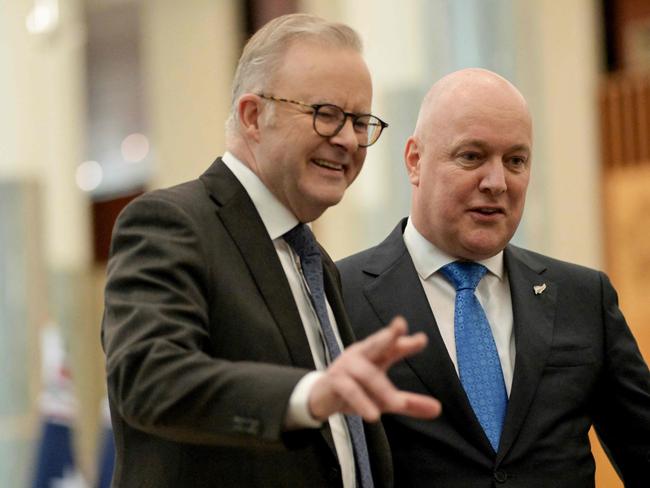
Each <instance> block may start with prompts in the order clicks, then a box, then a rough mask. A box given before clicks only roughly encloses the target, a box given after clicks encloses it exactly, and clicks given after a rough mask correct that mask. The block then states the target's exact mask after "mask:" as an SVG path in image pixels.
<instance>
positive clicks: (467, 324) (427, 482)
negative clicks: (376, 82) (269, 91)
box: [338, 69, 650, 488]
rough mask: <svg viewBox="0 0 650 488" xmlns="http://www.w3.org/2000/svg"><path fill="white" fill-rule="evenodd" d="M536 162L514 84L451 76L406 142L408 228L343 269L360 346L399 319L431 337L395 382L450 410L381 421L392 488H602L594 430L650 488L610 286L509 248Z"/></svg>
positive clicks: (636, 366)
mask: <svg viewBox="0 0 650 488" xmlns="http://www.w3.org/2000/svg"><path fill="white" fill-rule="evenodd" d="M531 149H532V128H531V117H530V114H529V111H528V107H527V104H526V102H525V100H524V98H523V97H522V95H521V94H520V93H519V91H518V90H517V89H516V88H515V87H514V86H512V85H511V84H510V83H509V82H508V81H506V80H504V79H503V78H501V77H500V76H498V75H496V74H494V73H491V72H489V71H486V70H480V69H468V70H461V71H459V72H455V73H452V74H451V75H448V76H447V77H445V78H443V79H442V80H440V81H439V82H438V83H436V84H435V85H434V86H433V87H432V89H431V90H430V92H429V93H428V94H427V96H426V97H425V99H424V102H423V104H422V108H421V110H420V114H419V117H418V121H417V126H416V129H415V132H414V134H413V136H412V137H410V138H409V139H408V141H407V144H406V150H405V163H406V168H407V172H408V176H409V179H410V183H411V185H412V191H413V195H412V204H411V213H410V216H409V218H408V219H404V220H403V221H401V222H400V223H399V224H398V226H397V227H396V228H395V230H393V232H392V233H391V234H390V235H389V236H388V237H387V238H386V240H384V241H383V242H382V243H381V244H379V245H378V246H376V247H374V248H371V249H368V250H366V251H364V252H362V253H359V254H357V255H354V256H352V257H349V258H347V259H345V260H343V261H341V262H340V263H338V264H339V270H340V272H341V279H342V282H343V296H344V302H345V306H346V308H347V310H348V314H349V316H350V320H351V322H352V325H353V329H354V330H355V333H356V335H357V337H359V338H362V337H366V336H368V335H370V334H372V333H374V332H375V331H376V330H378V329H379V328H380V327H381V324H382V323H385V322H386V321H387V320H389V319H390V318H392V317H395V316H396V315H401V316H403V317H405V318H406V319H407V321H408V323H409V324H410V325H411V327H412V329H413V330H418V331H421V332H423V333H425V334H426V335H427V336H428V338H429V344H428V346H427V348H426V349H425V351H424V352H423V353H421V354H419V355H417V356H414V357H412V358H407V359H405V360H404V361H401V362H400V363H399V364H397V365H395V366H394V367H393V368H392V369H391V371H390V372H389V377H390V379H391V380H392V381H393V383H394V384H395V385H396V386H397V387H398V388H403V389H405V390H410V391H413V392H417V393H420V394H430V395H434V396H435V397H437V398H438V399H439V400H440V402H441V403H442V406H443V411H442V415H441V416H440V417H439V418H437V419H435V420H417V419H412V418H407V417H404V416H401V415H386V416H384V418H383V424H384V428H385V429H386V434H387V436H388V440H389V443H390V445H391V450H392V453H393V463H394V468H395V485H396V486H400V487H408V486H439V487H445V488H454V487H458V488H467V487H471V488H473V487H477V488H480V487H486V488H487V487H490V486H511V487H520V488H535V487H540V488H542V487H543V488H550V487H552V488H562V487H566V488H582V487H593V486H594V460H593V457H592V455H591V449H590V443H589V438H588V431H589V429H590V427H591V426H592V425H593V426H595V428H596V432H597V433H598V435H599V436H600V439H601V440H602V441H603V443H604V444H605V445H606V447H607V449H608V450H609V453H610V455H611V457H612V459H613V461H614V462H615V463H616V465H617V467H618V470H619V473H620V474H621V475H622V478H623V480H624V481H625V485H626V486H629V487H642V486H644V487H647V486H650V475H649V473H650V374H649V372H648V367H647V366H646V364H645V362H644V360H643V359H642V357H641V354H640V352H639V349H638V347H637V345H636V342H635V340H634V338H633V337H632V334H631V333H630V330H629V329H628V327H627V325H626V323H625V320H624V318H623V315H622V314H621V311H620V310H619V308H618V305H617V297H616V293H615V291H614V289H613V288H612V285H611V284H610V282H609V280H608V279H607V277H606V276H605V275H604V274H603V273H601V272H598V271H594V270H590V269H587V268H584V267H581V266H577V265H574V264H569V263H565V262H561V261H558V260H555V259H552V258H549V257H546V256H542V255H540V254H537V253H534V252H531V251H527V250H525V249H521V248H519V247H516V246H514V245H511V244H509V241H510V239H511V238H512V236H513V234H514V232H515V230H516V228H517V226H518V224H519V221H520V219H521V215H522V212H523V208H524V200H525V195H526V189H527V186H528V180H529V175H530V169H531ZM470 282H471V283H470Z"/></svg>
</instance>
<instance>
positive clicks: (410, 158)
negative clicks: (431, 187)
mask: <svg viewBox="0 0 650 488" xmlns="http://www.w3.org/2000/svg"><path fill="white" fill-rule="evenodd" d="M420 157H421V154H420V148H419V146H418V141H417V139H416V138H415V137H413V136H411V137H409V138H408V139H407V140H406V147H405V148H404V165H405V166H406V172H407V173H408V175H409V181H410V182H411V185H413V186H418V185H419V184H420Z"/></svg>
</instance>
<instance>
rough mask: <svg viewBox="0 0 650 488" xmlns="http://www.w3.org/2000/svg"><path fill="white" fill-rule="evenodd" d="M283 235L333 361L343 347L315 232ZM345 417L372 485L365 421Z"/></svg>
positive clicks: (366, 484) (365, 480)
mask: <svg viewBox="0 0 650 488" xmlns="http://www.w3.org/2000/svg"><path fill="white" fill-rule="evenodd" d="M283 237H284V240H285V241H287V243H288V244H289V245H290V246H291V247H292V248H293V250H294V251H295V252H296V254H297V255H298V257H299V258H300V266H301V267H302V274H303V276H304V277H305V281H306V282H307V286H308V287H309V298H310V299H311V302H312V305H313V306H314V310H315V311H316V315H317V316H318V321H319V322H320V326H321V330H322V332H323V337H324V338H325V347H327V352H328V354H329V357H330V361H334V360H335V359H336V358H337V357H338V356H339V355H340V354H341V348H340V347H339V344H338V342H337V340H336V336H335V335H334V330H333V329H332V324H331V323H330V319H329V315H328V314H327V307H326V305H325V288H324V284H323V263H322V260H321V254H320V249H319V248H318V244H317V243H316V239H315V238H314V234H312V232H311V230H310V229H309V227H308V226H307V225H305V224H298V225H297V226H296V227H294V228H293V229H291V230H290V231H289V232H287V233H286V234H284V236H283ZM345 421H346V423H347V424H348V430H349V432H350V438H351V440H352V446H353V448H354V458H355V461H356V465H357V475H358V479H359V481H360V486H361V487H362V488H373V486H374V484H373V481H372V472H371V470H370V459H369V457H368V445H367V444H366V436H365V433H364V431H363V421H362V420H361V417H360V416H358V415H346V416H345Z"/></svg>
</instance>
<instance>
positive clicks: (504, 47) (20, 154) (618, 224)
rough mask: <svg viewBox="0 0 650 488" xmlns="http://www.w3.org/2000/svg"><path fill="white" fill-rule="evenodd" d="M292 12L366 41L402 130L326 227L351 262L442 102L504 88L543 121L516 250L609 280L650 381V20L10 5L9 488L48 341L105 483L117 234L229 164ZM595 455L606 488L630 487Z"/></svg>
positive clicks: (246, 4)
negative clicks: (46, 338)
mask: <svg viewBox="0 0 650 488" xmlns="http://www.w3.org/2000/svg"><path fill="white" fill-rule="evenodd" d="M294 11H304V12H311V13H316V14H319V15H322V16H324V17H327V18H329V19H332V20H340V21H343V22H346V23H348V24H350V25H351V26H353V27H354V28H355V29H357V30H358V31H359V32H360V34H361V36H362V38H363V40H364V43H365V54H366V59H367V61H368V65H369V67H370V70H371V72H372V74H373V80H374V90H375V94H374V104H373V112H374V113H377V114H379V115H380V116H381V117H382V118H383V119H385V120H386V121H388V122H389V123H390V128H389V129H388V130H387V131H386V133H385V134H384V135H382V140H381V142H380V143H378V144H377V145H376V146H373V147H372V148H371V149H370V150H369V153H368V157H367V160H366V165H365V168H364V170H363V172H362V174H361V176H360V177H359V178H358V180H357V182H355V184H354V185H353V186H352V188H351V189H350V190H349V191H348V193H347V195H346V197H345V199H344V201H343V203H342V204H340V205H339V206H337V207H336V208H333V209H330V210H329V211H328V212H327V213H326V214H325V215H324V216H323V217H322V218H321V219H319V220H318V221H317V222H316V223H315V224H314V228H315V230H316V232H317V234H318V236H319V239H320V240H321V241H322V242H323V243H324V245H325V247H326V248H327V249H328V250H329V251H330V254H331V255H332V257H333V258H334V259H338V258H342V257H344V256H346V255H349V254H351V253H353V252H355V251H358V250H361V249H363V248H366V247H368V246H370V245H374V244H376V243H377V242H379V241H380V240H381V239H382V238H383V237H384V236H385V235H386V234H387V233H388V232H389V231H390V230H391V229H392V228H393V226H394V225H395V224H396V222H397V220H398V219H399V218H400V217H402V216H404V215H406V214H407V213H408V207H409V201H410V188H409V185H408V181H407V179H406V175H405V170H404V167H403V163H402V153H403V147H404V142H405V140H406V138H407V137H408V136H409V135H410V133H411V131H412V129H413V126H414V123H415V119H416V117H417V112H418V107H419V104H420V101H421V99H422V96H423V95H424V93H425V92H426V91H427V90H428V88H429V87H430V85H431V84H432V83H433V82H434V81H435V80H436V79H438V78H440V77H441V76H443V75H445V74H447V73H449V72H451V71H453V70H456V69H459V68H463V67H467V66H482V67H485V68H488V69H492V70H495V71H497V72H499V73H501V74H502V75H504V76H505V77H507V78H509V79H510V80H511V81H512V82H513V83H515V84H516V85H517V86H518V87H519V88H520V89H521V91H522V92H523V93H524V95H525V96H526V98H527V99H528V100H529V102H530V106H531V110H532V113H533V118H534V130H535V147H534V158H533V161H534V162H533V179H532V182H531V186H530V189H529V194H528V201H527V209H526V213H525V216H524V220H523V221H522V224H521V226H520V229H519V231H518V233H517V235H516V237H515V240H516V242H517V243H518V244H521V245H524V246H526V247H528V248H531V249H534V250H537V251H540V252H542V253H546V254H550V255H553V256H555V257H558V258H561V259H566V260H570V261H574V262H578V263H581V264H585V265H588V266H592V267H596V268H600V269H604V270H606V271H607V272H608V273H609V274H610V276H611V278H612V280H613V282H614V285H615V286H616V287H617V289H618V290H619V293H620V298H621V304H622V308H623V311H624V312H625V313H626V316H627V317H628V321H629V322H630V325H631V327H632V329H633V330H634V332H635V334H636V336H637V338H638V339H639V342H640V343H641V347H642V351H643V353H644V355H645V357H646V359H650V320H649V319H650V308H649V307H648V305H647V299H646V296H645V295H646V294H645V292H644V291H643V290H644V287H643V282H642V280H643V279H644V277H645V273H646V272H647V271H646V270H647V269H649V267H650V231H649V230H648V229H650V225H644V224H646V223H648V224H650V222H648V220H649V219H650V196H648V195H649V194H650V192H648V191H647V188H649V186H648V185H650V84H649V81H648V73H650V4H649V3H648V2H647V1H646V0H571V1H569V2H567V1H564V0H543V1H542V0H403V1H401V2H394V1H390V0H355V1H345V0H257V1H255V0H186V1H184V2H178V1H175V0H148V1H138V0H0V108H1V110H0V371H2V380H0V487H5V486H7V487H20V486H29V485H30V483H31V482H32V479H33V476H34V469H35V468H34V458H35V454H34V453H35V452H36V445H37V443H38V441H39V435H40V430H39V425H40V423H41V419H42V416H43V406H42V402H41V401H40V400H39V399H41V398H42V392H43V391H44V389H45V390H47V386H48V385H47V384H46V383H47V382H46V381H45V380H44V379H43V378H44V377H45V376H47V375H46V374H44V372H43V371H42V368H41V365H42V364H43V362H44V361H43V359H42V354H41V347H40V340H39V338H40V337H41V332H42V331H43V330H44V329H46V328H48V329H52V328H54V329H55V330H57V331H58V333H59V334H60V336H61V337H62V344H63V352H64V354H63V359H62V361H63V362H64V363H65V364H64V366H65V371H66V372H67V373H66V374H67V375H69V377H70V378H71V384H72V385H73V386H72V396H73V398H74V402H73V403H74V405H73V408H71V409H68V410H66V411H67V412H68V413H67V415H68V420H69V422H70V425H71V426H72V427H73V431H72V432H73V433H74V435H73V437H72V440H73V445H72V449H73V451H74V454H75V455H76V459H77V464H78V467H79V470H80V473H81V475H82V476H83V478H84V479H85V480H86V481H85V482H86V483H88V484H90V485H92V484H93V483H94V480H95V478H96V477H97V474H96V473H97V469H98V467H97V461H96V459H97V448H98V438H99V433H100V431H101V425H102V414H101V400H102V398H103V396H104V394H105V386H104V378H103V354H102V351H101V348H100V345H99V328H100V322H101V314H102V306H103V305H102V287H103V279H104V278H103V276H104V271H105V262H106V257H107V249H108V243H109V241H110V231H111V228H112V223H113V221H114V218H115V216H116V215H117V213H118V212H119V210H120V209H121V208H122V207H123V206H124V205H125V204H126V203H128V201H130V200H131V199H132V198H133V197H134V196H137V195H138V194H140V193H141V192H142V191H145V190H149V189H152V188H158V187H162V186H168V185H171V184H174V183H177V182H180V181H183V180H187V179H190V178H194V177H196V176H197V175H199V174H200V173H201V172H202V171H203V170H204V169H205V168H207V166H208V165H209V164H210V163H211V162H212V161H213V160H214V158H215V157H216V156H218V155H220V154H221V153H222V152H223V150H224V147H223V146H224V135H223V133H224V130H223V124H224V121H225V119H226V116H227V113H228V110H229V104H230V94H229V89H230V81H231V78H232V75H233V72H234V68H235V64H236V62H237V58H238V56H239V53H240V50H241V47H242V45H243V43H244V42H245V40H246V39H247V38H248V37H249V36H250V35H251V33H252V32H254V31H255V30H256V28H258V27H259V26H260V25H262V24H263V23H264V22H266V21H267V20H269V19H270V18H272V17H274V16H276V15H279V14H282V13H288V12H294ZM46 369H47V368H46ZM45 373H47V372H45ZM594 453H595V456H596V458H597V462H598V473H597V475H598V486H599V487H602V488H610V487H616V486H621V484H620V483H618V482H617V481H615V479H614V475H613V473H612V469H611V467H610V466H609V464H608V463H607V461H606V459H605V457H604V455H603V454H602V452H601V451H600V449H599V448H598V446H595V447H594Z"/></svg>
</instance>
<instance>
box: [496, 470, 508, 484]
mask: <svg viewBox="0 0 650 488" xmlns="http://www.w3.org/2000/svg"><path fill="white" fill-rule="evenodd" d="M494 479H495V480H496V482H497V483H505V482H506V481H507V480H508V473H506V472H505V471H502V470H500V469H498V470H496V471H495V472H494Z"/></svg>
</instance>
